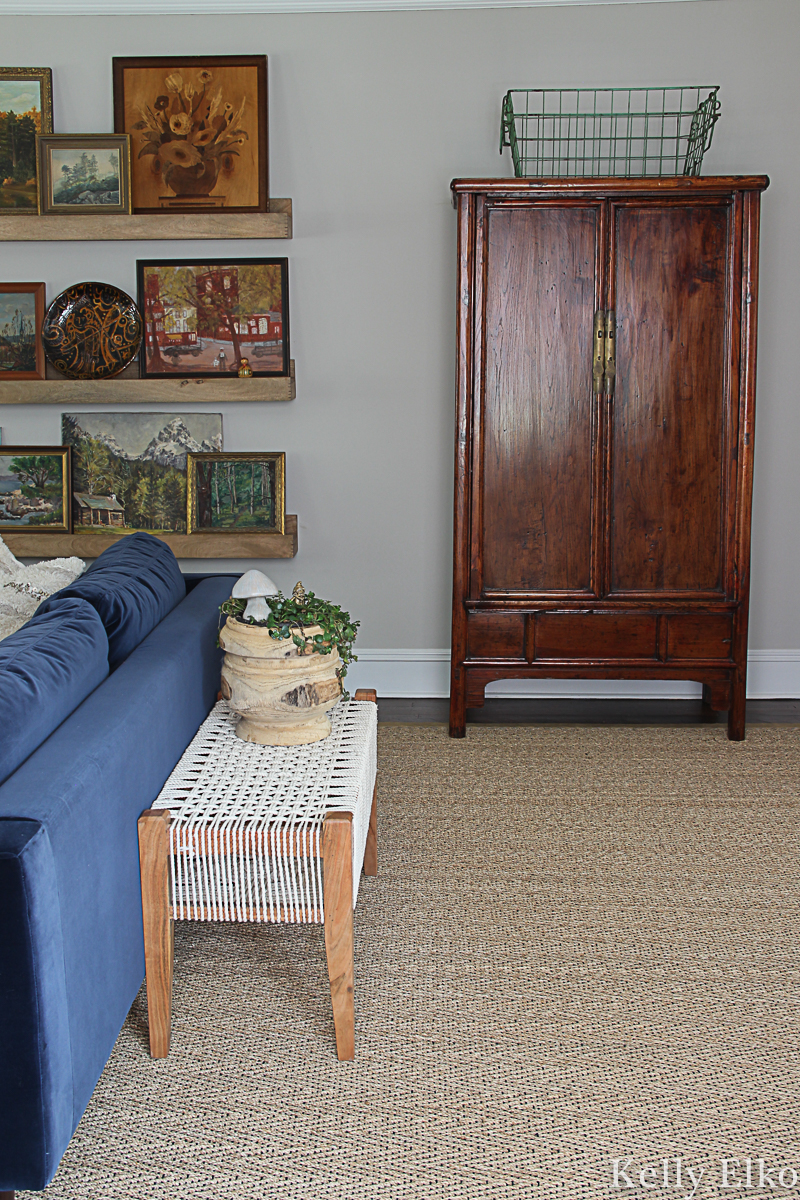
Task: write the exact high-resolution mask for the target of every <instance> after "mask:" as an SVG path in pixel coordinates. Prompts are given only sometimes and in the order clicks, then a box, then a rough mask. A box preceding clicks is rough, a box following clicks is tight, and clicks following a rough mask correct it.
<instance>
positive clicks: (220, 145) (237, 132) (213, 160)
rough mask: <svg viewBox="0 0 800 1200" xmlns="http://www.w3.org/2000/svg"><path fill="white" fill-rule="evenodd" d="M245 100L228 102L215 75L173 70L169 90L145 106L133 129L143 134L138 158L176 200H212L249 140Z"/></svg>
mask: <svg viewBox="0 0 800 1200" xmlns="http://www.w3.org/2000/svg"><path fill="white" fill-rule="evenodd" d="M246 103H247V100H246V98H245V97H234V98H233V99H228V98H226V97H225V96H224V95H223V92H222V88H221V87H219V86H215V84H214V75H213V72H212V71H197V72H193V73H190V72H188V71H187V72H182V71H172V72H171V73H170V74H169V75H167V77H166V78H165V80H164V91H163V92H162V93H161V95H159V96H155V97H154V98H153V102H152V104H147V105H142V106H141V109H140V112H141V119H140V120H139V121H137V122H136V123H135V125H134V127H133V128H134V129H135V130H137V131H138V132H139V133H140V134H141V138H142V143H143V144H142V146H141V149H140V150H139V153H138V155H137V157H138V158H140V159H142V158H149V159H150V169H151V171H152V172H153V174H154V175H161V176H162V177H163V180H164V183H165V184H166V186H167V187H168V188H170V189H171V190H172V191H173V192H174V193H175V195H176V196H208V195H210V193H211V192H212V191H213V190H214V188H215V187H216V184H217V178H218V176H219V174H220V172H222V173H223V174H228V175H230V174H232V172H233V170H234V167H235V161H236V159H237V158H238V157H239V147H240V146H243V145H244V143H245V141H246V140H247V130H246V129H243V128H242V118H243V117H244V109H245V105H246Z"/></svg>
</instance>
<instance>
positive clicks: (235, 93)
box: [113, 54, 269, 213]
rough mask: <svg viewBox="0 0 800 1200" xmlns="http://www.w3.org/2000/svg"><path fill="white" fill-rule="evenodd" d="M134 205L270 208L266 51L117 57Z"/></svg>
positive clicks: (117, 122) (137, 208)
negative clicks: (233, 53)
mask: <svg viewBox="0 0 800 1200" xmlns="http://www.w3.org/2000/svg"><path fill="white" fill-rule="evenodd" d="M113 68H114V129H115V132H116V133H129V134H130V135H131V140H132V148H131V175H132V194H133V211H134V212H137V213H147V212H162V211H164V210H165V209H166V210H169V211H173V212H208V211H214V210H215V209H227V210H229V211H230V212H266V211H267V207H268V195H269V191H268V177H267V58H266V55H265V54H249V55H240V56H234V55H218V56H213V55H212V56H193V57H188V58H187V57H180V56H175V57H173V56H170V57H166V58H115V59H114V60H113Z"/></svg>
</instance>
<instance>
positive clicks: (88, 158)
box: [36, 133, 131, 214]
mask: <svg viewBox="0 0 800 1200" xmlns="http://www.w3.org/2000/svg"><path fill="white" fill-rule="evenodd" d="M36 155H37V174H38V180H39V212H40V213H65V214H70V213H83V214H87V213H106V214H107V213H129V212H130V211H131V141H130V138H129V137H128V135H127V134H116V133H82V134H71V133H47V134H40V135H39V136H37V138H36Z"/></svg>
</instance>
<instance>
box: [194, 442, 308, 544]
mask: <svg viewBox="0 0 800 1200" xmlns="http://www.w3.org/2000/svg"><path fill="white" fill-rule="evenodd" d="M186 473H187V477H186V499H187V528H188V530H189V533H209V534H212V533H234V532H235V533H284V532H285V518H286V514H285V494H286V455H285V454H284V453H283V452H282V451H281V452H279V453H274V452H263V453H262V452H254V453H252V454H248V453H245V454H189V455H188V456H187V460H186Z"/></svg>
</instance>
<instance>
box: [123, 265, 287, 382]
mask: <svg viewBox="0 0 800 1200" xmlns="http://www.w3.org/2000/svg"><path fill="white" fill-rule="evenodd" d="M136 266H137V276H138V285H139V297H138V299H139V309H140V310H141V312H142V314H143V316H144V327H145V332H144V339H143V341H142V350H141V375H142V377H143V378H145V377H151V378H153V377H155V378H164V377H169V376H176V375H179V376H180V375H199V376H205V377H206V378H209V379H212V378H216V377H217V376H219V375H236V374H237V372H238V369H239V365H240V363H241V362H242V360H243V359H245V358H246V359H247V360H248V362H249V365H250V367H251V368H252V373H253V375H288V374H289V266H288V259H286V258H242V259H229V258H214V259H191V258H185V259H173V260H165V259H157V260H147V261H145V260H142V259H140V260H139V261H138V262H137V264H136Z"/></svg>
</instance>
